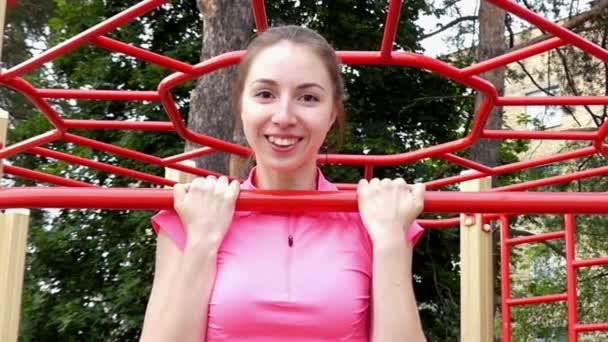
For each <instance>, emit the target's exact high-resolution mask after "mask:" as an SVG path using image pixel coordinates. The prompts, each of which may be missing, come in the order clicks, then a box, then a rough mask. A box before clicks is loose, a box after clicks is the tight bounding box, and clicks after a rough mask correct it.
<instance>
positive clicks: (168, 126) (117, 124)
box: [65, 120, 173, 131]
mask: <svg viewBox="0 0 608 342" xmlns="http://www.w3.org/2000/svg"><path fill="white" fill-rule="evenodd" d="M65 126H66V127H67V128H73V129H118V130H138V131H173V124H172V123H171V122H167V121H143V122H136V121H115V120H65Z"/></svg>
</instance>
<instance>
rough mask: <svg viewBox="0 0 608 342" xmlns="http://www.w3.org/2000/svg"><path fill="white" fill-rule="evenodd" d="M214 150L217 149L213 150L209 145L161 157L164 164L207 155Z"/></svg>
mask: <svg viewBox="0 0 608 342" xmlns="http://www.w3.org/2000/svg"><path fill="white" fill-rule="evenodd" d="M215 152H217V150H215V149H213V148H211V147H202V148H198V149H196V150H192V151H188V152H184V153H180V154H176V155H174V156H171V157H167V158H163V163H164V164H174V163H179V162H181V161H184V160H189V159H193V158H199V157H202V156H206V155H209V154H212V153H215Z"/></svg>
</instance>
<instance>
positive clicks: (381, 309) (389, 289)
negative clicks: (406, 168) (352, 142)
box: [357, 178, 426, 342]
mask: <svg viewBox="0 0 608 342" xmlns="http://www.w3.org/2000/svg"><path fill="white" fill-rule="evenodd" d="M424 190H425V186H424V185H423V184H416V185H413V186H412V185H408V184H406V183H405V181H404V180H403V179H401V178H398V179H395V180H390V179H383V180H382V181H380V180H379V179H377V178H374V179H372V180H371V181H369V183H368V182H367V180H365V179H363V180H361V181H360V182H359V186H358V188H357V192H358V199H359V212H360V214H361V219H362V220H363V223H364V225H365V228H366V229H367V232H368V234H369V236H370V238H371V240H372V246H373V247H372V248H373V265H372V267H373V271H372V321H371V325H372V334H371V335H372V341H373V342H384V341H390V342H392V341H395V342H397V341H407V342H424V341H426V338H425V337H424V333H423V331H422V326H421V323H420V316H419V315H418V308H417V305H416V299H415V297H414V289H413V284H412V254H413V245H412V243H411V241H406V239H405V237H406V229H408V228H409V227H410V226H411V224H412V223H413V222H414V220H415V218H416V217H417V216H418V215H419V214H420V213H421V212H422V210H423V208H424Z"/></svg>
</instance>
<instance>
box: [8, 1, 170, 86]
mask: <svg viewBox="0 0 608 342" xmlns="http://www.w3.org/2000/svg"><path fill="white" fill-rule="evenodd" d="M167 1H168V0H145V1H142V2H140V3H137V4H136V5H134V6H133V7H131V8H129V9H127V10H125V11H122V12H120V13H118V14H117V15H115V16H113V17H111V18H109V19H108V20H106V21H104V22H102V23H99V24H97V25H95V26H93V27H91V28H90V29H88V30H86V31H83V32H81V33H80V34H78V35H76V36H74V37H72V38H70V39H68V40H66V41H64V42H62V43H61V44H58V45H56V46H54V47H52V48H50V49H48V50H46V51H45V52H43V53H42V54H40V55H38V56H36V57H34V58H32V59H30V60H27V61H25V62H23V63H21V64H19V65H17V66H15V67H13V68H11V69H10V70H8V71H7V72H5V73H0V81H4V80H7V79H10V78H13V77H16V76H21V75H23V74H25V73H27V72H29V71H31V70H33V69H34V68H36V67H39V66H40V65H42V64H44V63H46V62H48V61H50V60H52V59H55V58H56V57H59V56H61V55H65V54H66V53H68V52H70V51H72V50H74V49H76V48H78V47H80V46H82V45H84V44H86V43H87V42H88V41H90V40H91V39H93V38H95V37H97V36H100V35H102V34H105V33H107V32H109V31H111V30H113V29H115V28H117V27H118V26H121V25H123V24H125V23H127V22H129V21H131V20H133V19H134V18H136V17H139V16H141V15H143V14H144V13H146V12H149V11H151V10H153V9H155V8H156V7H158V6H160V5H162V4H164V3H165V2H167Z"/></svg>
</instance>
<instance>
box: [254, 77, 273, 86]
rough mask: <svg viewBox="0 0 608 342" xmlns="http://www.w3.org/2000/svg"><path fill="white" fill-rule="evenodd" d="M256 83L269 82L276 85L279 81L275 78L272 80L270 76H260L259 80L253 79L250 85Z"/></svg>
mask: <svg viewBox="0 0 608 342" xmlns="http://www.w3.org/2000/svg"><path fill="white" fill-rule="evenodd" d="M255 83H264V84H268V85H273V86H276V85H278V83H277V82H276V81H274V80H271V79H269V78H258V79H257V80H253V81H252V82H251V83H250V85H253V84H255Z"/></svg>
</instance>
